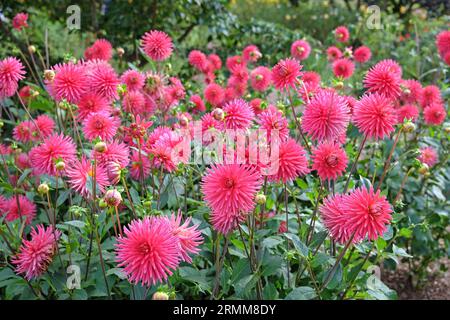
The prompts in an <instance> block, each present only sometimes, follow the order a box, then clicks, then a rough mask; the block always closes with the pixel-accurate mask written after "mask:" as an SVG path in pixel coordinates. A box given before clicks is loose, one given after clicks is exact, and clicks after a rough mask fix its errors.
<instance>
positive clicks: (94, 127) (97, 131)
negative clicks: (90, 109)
mask: <svg viewBox="0 0 450 320" xmlns="http://www.w3.org/2000/svg"><path fill="white" fill-rule="evenodd" d="M119 126H120V119H119V118H116V117H113V116H111V115H110V114H108V113H106V112H97V113H91V114H89V115H88V116H87V117H86V119H84V121H83V133H84V136H85V137H86V138H87V139H88V140H89V141H92V140H94V139H97V138H100V139H102V140H104V141H111V140H112V139H113V138H114V136H115V135H116V132H117V129H118V128H119Z"/></svg>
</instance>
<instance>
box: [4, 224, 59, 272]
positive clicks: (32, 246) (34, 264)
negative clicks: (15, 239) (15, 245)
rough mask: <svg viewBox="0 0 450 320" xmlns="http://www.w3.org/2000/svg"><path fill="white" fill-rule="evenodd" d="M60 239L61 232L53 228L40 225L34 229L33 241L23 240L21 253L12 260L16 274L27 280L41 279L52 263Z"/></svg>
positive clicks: (32, 233)
mask: <svg viewBox="0 0 450 320" xmlns="http://www.w3.org/2000/svg"><path fill="white" fill-rule="evenodd" d="M60 237H61V232H60V231H59V230H55V229H54V228H53V226H48V227H44V226H43V225H42V224H40V225H37V226H36V228H32V229H31V239H30V240H25V239H24V240H23V243H22V245H21V246H20V248H19V252H18V253H17V255H16V256H15V257H14V258H13V260H12V263H13V264H15V265H16V268H15V272H16V273H17V274H21V275H23V276H24V277H25V279H27V280H32V279H36V278H38V277H40V276H41V275H42V274H43V273H44V272H46V271H47V269H48V266H49V265H50V263H51V262H52V260H53V256H54V255H55V253H56V251H57V250H58V240H59V238H60Z"/></svg>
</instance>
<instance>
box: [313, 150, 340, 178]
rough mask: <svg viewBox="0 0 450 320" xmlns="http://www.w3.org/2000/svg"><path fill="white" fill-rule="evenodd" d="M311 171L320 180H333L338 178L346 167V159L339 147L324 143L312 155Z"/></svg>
mask: <svg viewBox="0 0 450 320" xmlns="http://www.w3.org/2000/svg"><path fill="white" fill-rule="evenodd" d="M312 160H313V165H312V169H313V170H317V174H318V175H319V177H320V179H322V180H335V179H337V178H338V177H340V176H341V175H342V174H343V173H344V171H345V168H346V167H347V163H348V158H347V155H346V154H345V151H344V149H342V148H341V147H340V146H338V145H336V144H334V143H330V142H324V143H322V144H320V145H319V146H318V147H317V148H316V149H315V150H314V151H313V154H312Z"/></svg>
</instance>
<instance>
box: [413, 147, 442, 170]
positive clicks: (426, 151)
mask: <svg viewBox="0 0 450 320" xmlns="http://www.w3.org/2000/svg"><path fill="white" fill-rule="evenodd" d="M419 151H420V154H419V156H418V157H417V160H419V161H420V162H422V163H425V164H426V165H428V166H429V167H430V168H431V167H432V166H434V165H435V164H436V163H437V162H438V153H437V151H436V149H435V148H433V147H423V148H420V150H419Z"/></svg>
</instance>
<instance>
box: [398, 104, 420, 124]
mask: <svg viewBox="0 0 450 320" xmlns="http://www.w3.org/2000/svg"><path fill="white" fill-rule="evenodd" d="M396 111H397V115H398V119H397V121H398V122H399V123H403V121H405V120H411V121H412V122H416V120H417V119H418V118H419V109H418V108H417V107H416V106H415V105H414V104H407V105H404V106H402V107H400V108H398V109H397V110H396Z"/></svg>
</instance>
